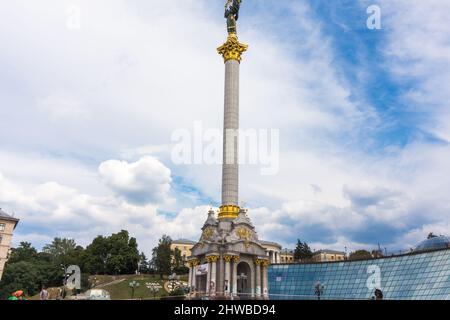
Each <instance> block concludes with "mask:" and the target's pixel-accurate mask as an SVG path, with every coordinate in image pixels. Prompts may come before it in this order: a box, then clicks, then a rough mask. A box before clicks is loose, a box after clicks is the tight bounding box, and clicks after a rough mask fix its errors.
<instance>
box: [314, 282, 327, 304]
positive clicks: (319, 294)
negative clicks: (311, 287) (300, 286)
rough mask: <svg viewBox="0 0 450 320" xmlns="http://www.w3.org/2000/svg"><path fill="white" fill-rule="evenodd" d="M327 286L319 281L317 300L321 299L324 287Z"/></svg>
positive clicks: (316, 290)
mask: <svg viewBox="0 0 450 320" xmlns="http://www.w3.org/2000/svg"><path fill="white" fill-rule="evenodd" d="M324 288H325V287H324V286H323V285H322V284H321V283H320V281H317V283H316V286H315V293H316V296H317V300H320V296H321V295H322V294H323V289H324Z"/></svg>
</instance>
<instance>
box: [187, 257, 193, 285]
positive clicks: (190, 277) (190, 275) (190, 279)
mask: <svg viewBox="0 0 450 320" xmlns="http://www.w3.org/2000/svg"><path fill="white" fill-rule="evenodd" d="M188 283H189V288H191V287H192V263H191V262H189V280H188Z"/></svg>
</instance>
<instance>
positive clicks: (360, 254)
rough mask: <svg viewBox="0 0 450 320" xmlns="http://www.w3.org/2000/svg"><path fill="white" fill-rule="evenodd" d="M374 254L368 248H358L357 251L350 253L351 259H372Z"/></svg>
mask: <svg viewBox="0 0 450 320" xmlns="http://www.w3.org/2000/svg"><path fill="white" fill-rule="evenodd" d="M371 258H372V255H371V254H370V252H369V251H367V250H356V251H355V252H352V253H350V256H349V259H350V260H363V259H371Z"/></svg>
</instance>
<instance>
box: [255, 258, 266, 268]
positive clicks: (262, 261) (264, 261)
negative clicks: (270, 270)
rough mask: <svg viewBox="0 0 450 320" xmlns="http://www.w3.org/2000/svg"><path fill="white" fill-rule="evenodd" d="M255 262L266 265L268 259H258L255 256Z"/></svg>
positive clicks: (258, 264)
mask: <svg viewBox="0 0 450 320" xmlns="http://www.w3.org/2000/svg"><path fill="white" fill-rule="evenodd" d="M255 264H256V265H257V266H263V267H267V266H268V265H269V264H270V262H269V259H259V258H257V259H255Z"/></svg>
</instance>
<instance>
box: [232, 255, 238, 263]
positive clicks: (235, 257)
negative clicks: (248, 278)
mask: <svg viewBox="0 0 450 320" xmlns="http://www.w3.org/2000/svg"><path fill="white" fill-rule="evenodd" d="M239 259H240V257H239V256H233V258H232V260H233V262H234V263H238V262H239Z"/></svg>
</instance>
